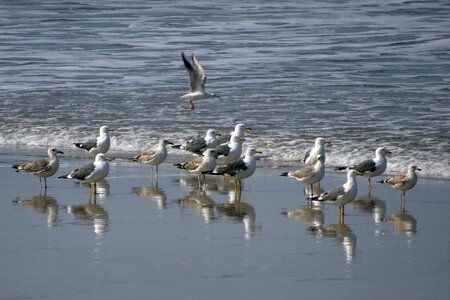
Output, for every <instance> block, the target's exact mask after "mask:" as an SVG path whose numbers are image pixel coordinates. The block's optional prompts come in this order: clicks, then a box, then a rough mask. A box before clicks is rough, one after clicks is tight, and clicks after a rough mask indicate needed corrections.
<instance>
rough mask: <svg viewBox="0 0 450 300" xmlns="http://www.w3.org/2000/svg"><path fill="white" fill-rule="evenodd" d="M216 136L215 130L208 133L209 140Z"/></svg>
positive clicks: (209, 130)
mask: <svg viewBox="0 0 450 300" xmlns="http://www.w3.org/2000/svg"><path fill="white" fill-rule="evenodd" d="M215 136H216V131H215V130H214V129H208V131H207V132H206V137H207V138H212V137H215Z"/></svg>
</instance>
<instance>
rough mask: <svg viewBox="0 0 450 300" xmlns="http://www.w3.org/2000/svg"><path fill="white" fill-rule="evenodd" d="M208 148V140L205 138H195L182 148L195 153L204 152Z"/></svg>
mask: <svg viewBox="0 0 450 300" xmlns="http://www.w3.org/2000/svg"><path fill="white" fill-rule="evenodd" d="M205 148H206V142H205V139H204V138H203V137H202V138H197V139H195V140H190V141H187V142H186V144H185V145H184V146H183V148H182V149H184V150H186V151H189V152H192V153H195V154H202V153H203V151H202V150H204V149H205Z"/></svg>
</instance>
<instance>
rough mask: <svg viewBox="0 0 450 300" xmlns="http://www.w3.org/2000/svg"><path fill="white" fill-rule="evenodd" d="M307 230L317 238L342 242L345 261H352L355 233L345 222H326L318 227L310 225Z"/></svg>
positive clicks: (354, 251) (354, 254) (353, 257)
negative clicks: (326, 223)
mask: <svg viewBox="0 0 450 300" xmlns="http://www.w3.org/2000/svg"><path fill="white" fill-rule="evenodd" d="M309 230H310V231H311V233H312V234H314V235H315V236H316V237H317V238H322V237H324V238H332V239H336V242H337V243H338V244H342V246H343V247H344V251H345V260H346V262H347V263H351V262H353V261H354V259H355V256H356V240H357V238H356V235H355V234H354V233H353V230H352V229H351V228H350V227H349V226H348V225H346V224H328V225H323V226H318V227H310V228H309Z"/></svg>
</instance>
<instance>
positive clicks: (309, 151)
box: [303, 148, 313, 163]
mask: <svg viewBox="0 0 450 300" xmlns="http://www.w3.org/2000/svg"><path fill="white" fill-rule="evenodd" d="M312 149H313V148H309V149H308V150H306V152H305V157H304V158H303V162H304V163H305V162H306V160H307V159H308V157H309V155H310V154H311V150H312Z"/></svg>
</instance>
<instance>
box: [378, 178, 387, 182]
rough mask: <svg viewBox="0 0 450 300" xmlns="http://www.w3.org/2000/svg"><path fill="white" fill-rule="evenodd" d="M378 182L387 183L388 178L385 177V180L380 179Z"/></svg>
mask: <svg viewBox="0 0 450 300" xmlns="http://www.w3.org/2000/svg"><path fill="white" fill-rule="evenodd" d="M377 182H378V183H386V182H387V179H383V180H380V181H377Z"/></svg>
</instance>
